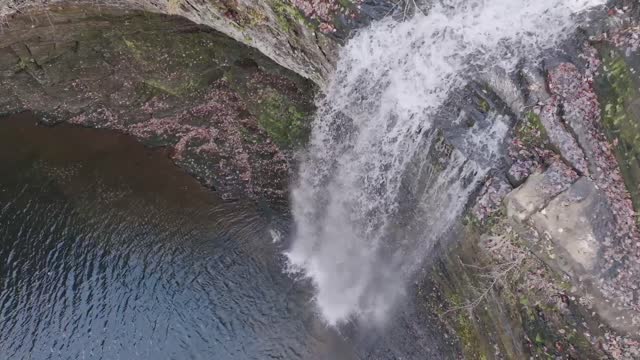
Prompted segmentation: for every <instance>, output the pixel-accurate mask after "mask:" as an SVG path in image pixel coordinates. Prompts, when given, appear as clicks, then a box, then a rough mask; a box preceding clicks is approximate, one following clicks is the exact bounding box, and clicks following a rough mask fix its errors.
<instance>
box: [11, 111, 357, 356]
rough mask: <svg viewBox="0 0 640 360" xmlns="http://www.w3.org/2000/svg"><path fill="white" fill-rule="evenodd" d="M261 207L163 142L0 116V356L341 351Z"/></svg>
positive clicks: (338, 340) (343, 352)
mask: <svg viewBox="0 0 640 360" xmlns="http://www.w3.org/2000/svg"><path fill="white" fill-rule="evenodd" d="M269 226H270V225H269V220H268V216H266V215H265V214H264V213H262V212H260V211H258V210H257V209H255V207H253V206H252V205H247V204H239V203H236V204H225V203H223V202H221V201H220V200H219V199H218V198H217V197H216V196H215V195H214V194H213V193H211V192H209V191H207V190H205V189H203V188H202V187H201V186H200V185H199V184H198V183H197V182H196V181H195V180H193V179H192V178H191V177H189V176H187V175H185V174H184V173H183V172H181V171H180V170H179V169H178V168H176V167H175V166H173V164H172V163H171V162H170V161H169V160H168V159H167V157H166V154H163V153H162V152H161V151H159V150H150V149H147V148H145V147H143V146H142V145H139V144H137V143H136V142H134V141H133V140H131V139H130V138H128V137H126V136H122V135H118V134H114V133H110V132H103V131H100V130H92V129H80V128H69V127H56V128H45V127H39V126H35V125H34V120H33V119H32V118H31V117H30V116H28V115H20V116H15V117H14V118H12V119H2V120H0V359H325V358H326V359H348V358H351V357H352V354H351V350H349V349H350V347H349V346H347V345H346V344H345V343H343V341H342V340H341V337H340V336H338V335H337V334H335V332H333V331H330V330H327V329H326V328H325V327H324V326H323V325H322V324H321V323H320V322H319V321H317V319H316V317H315V316H314V313H313V309H312V303H311V301H310V299H311V294H310V293H309V290H308V289H306V288H304V287H303V286H299V284H297V283H295V282H294V281H293V280H292V279H290V278H289V277H288V276H286V275H284V274H283V273H282V271H281V270H282V266H283V263H282V260H283V259H282V256H280V255H279V254H280V249H278V245H277V244H274V243H273V241H272V237H271V236H270V234H269Z"/></svg>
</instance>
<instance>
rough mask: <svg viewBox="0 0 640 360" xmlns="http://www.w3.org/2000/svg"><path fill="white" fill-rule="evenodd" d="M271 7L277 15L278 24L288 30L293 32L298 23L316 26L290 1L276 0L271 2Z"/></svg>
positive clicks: (310, 26)
mask: <svg viewBox="0 0 640 360" xmlns="http://www.w3.org/2000/svg"><path fill="white" fill-rule="evenodd" d="M270 4H271V8H272V9H273V12H274V13H275V15H276V22H277V23H278V26H279V27H280V28H281V29H282V30H284V31H286V32H291V31H292V30H293V28H294V27H295V26H296V24H302V25H305V26H307V27H309V28H315V26H314V24H313V23H311V22H309V21H308V20H307V19H306V18H305V17H304V15H303V14H302V13H301V12H300V10H299V9H298V8H296V7H295V6H293V5H291V4H290V3H288V2H285V1H282V0H274V1H271V2H270Z"/></svg>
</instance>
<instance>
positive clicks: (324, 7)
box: [0, 0, 395, 84]
mask: <svg viewBox="0 0 640 360" xmlns="http://www.w3.org/2000/svg"><path fill="white" fill-rule="evenodd" d="M361 4H363V5H365V6H363V7H361V6H360V5H361ZM69 5H78V6H82V7H84V8H94V9H98V10H106V11H109V9H110V8H111V9H113V8H117V9H119V10H131V11H144V12H152V13H159V14H166V15H177V16H181V17H184V18H186V19H189V20H191V21H193V22H195V23H197V24H201V25H205V26H207V27H210V28H213V29H215V30H217V31H220V32H222V33H224V34H226V35H227V36H229V37H231V38H233V39H235V40H236V41H238V42H241V43H244V44H246V45H249V46H252V47H254V48H256V49H258V50H259V51H260V52H262V53H263V54H265V55H266V56H268V57H270V58H271V59H273V60H274V61H276V62H277V63H278V64H280V65H282V66H284V67H286V68H288V69H291V70H293V71H295V72H296V73H298V74H300V75H302V76H304V77H306V78H308V79H311V80H313V81H314V82H316V83H317V84H324V83H325V82H326V81H327V80H328V76H329V74H330V73H331V71H332V70H333V68H334V62H335V61H336V60H337V52H338V48H339V45H340V44H341V43H342V42H343V41H344V39H346V38H347V36H348V34H349V33H350V31H351V30H352V29H353V28H357V27H360V26H362V25H363V24H366V23H368V22H369V21H370V20H371V19H372V18H375V17H379V16H380V14H379V13H380V12H382V11H384V14H388V13H389V12H390V10H392V9H393V8H394V7H395V3H394V2H392V1H386V0H375V1H372V0H367V1H361V0H352V1H351V0H349V1H340V0H259V1H256V0H208V1H193V0H118V1H113V0H4V1H0V23H3V24H4V23H6V22H7V19H9V18H11V17H13V16H15V15H16V14H24V13H27V12H29V11H33V9H40V10H42V9H46V8H49V9H53V10H54V11H55V9H57V7H58V6H69ZM52 20H53V21H54V22H55V18H54V17H52ZM5 25H6V24H5Z"/></svg>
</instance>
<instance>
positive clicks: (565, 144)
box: [540, 98, 589, 175]
mask: <svg viewBox="0 0 640 360" xmlns="http://www.w3.org/2000/svg"><path fill="white" fill-rule="evenodd" d="M557 101H558V100H557V99H555V98H552V99H550V100H548V101H547V103H546V104H545V105H544V106H543V107H542V109H541V111H540V122H541V123H542V126H544V128H545V132H546V134H547V137H548V138H549V141H550V142H551V144H552V145H553V146H554V147H555V148H556V149H557V150H558V152H559V153H560V155H561V156H562V157H563V158H564V159H565V160H566V161H567V162H568V163H569V164H571V166H573V167H574V168H575V169H576V170H577V171H578V172H580V173H581V174H585V175H588V174H589V168H588V164H587V161H586V160H585V156H584V152H583V151H582V149H581V148H580V146H579V145H578V142H577V141H576V139H575V138H574V137H573V136H572V135H571V134H570V133H569V131H568V130H567V129H566V128H565V127H564V125H563V124H562V122H561V121H560V116H559V115H558V110H559V109H558V104H557Z"/></svg>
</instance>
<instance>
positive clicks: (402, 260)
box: [287, 0, 604, 325]
mask: <svg viewBox="0 0 640 360" xmlns="http://www.w3.org/2000/svg"><path fill="white" fill-rule="evenodd" d="M603 3H604V1H603V0H562V1H560V0H536V1H531V0H475V1H472V0H449V1H442V2H438V3H435V4H433V5H432V6H431V7H430V9H429V11H428V13H427V14H420V13H418V14H417V15H416V16H414V17H413V18H411V19H408V20H407V21H400V22H398V21H395V20H393V19H384V20H381V21H379V22H377V23H374V24H373V25H372V26H370V27H369V28H367V29H365V30H363V31H361V32H360V33H358V34H357V35H356V36H355V37H354V38H353V39H351V41H349V43H348V44H347V45H346V46H345V47H344V48H343V50H342V52H341V56H340V60H339V62H338V65H337V70H336V72H335V74H334V76H333V80H332V82H331V84H330V85H329V86H328V88H327V89H326V97H325V98H324V99H323V100H321V101H320V104H319V111H318V115H317V119H316V121H315V125H314V129H313V134H312V139H311V144H310V147H309V150H308V154H307V157H306V159H305V160H304V162H303V164H302V166H301V170H300V179H299V184H298V185H297V186H296V187H295V189H294V190H293V197H292V198H293V200H292V202H293V204H292V206H293V212H294V216H295V223H296V233H295V239H294V242H293V244H292V247H291V249H290V250H289V251H288V253H287V256H288V258H289V261H290V264H291V268H292V269H293V270H295V271H302V272H303V273H304V274H305V275H306V276H308V277H309V278H310V279H311V280H312V281H313V283H314V284H315V286H316V289H317V295H316V303H317V306H318V309H319V311H320V312H321V314H322V315H323V317H324V318H325V320H326V321H327V323H328V324H331V325H335V324H339V323H341V322H344V321H347V320H349V319H351V318H353V317H358V318H360V319H365V320H373V321H376V322H381V321H384V320H385V318H386V315H387V314H388V313H389V310H390V309H391V307H392V306H393V305H394V303H396V302H397V300H398V299H400V298H401V296H402V295H403V292H404V290H405V287H406V284H407V281H408V278H409V277H410V276H411V275H412V274H413V273H415V272H416V271H417V270H418V269H419V267H420V265H421V263H422V261H423V260H424V258H425V257H426V256H427V255H428V253H429V251H430V250H431V249H432V245H433V244H434V242H436V241H437V240H438V238H440V237H441V236H442V235H443V234H444V233H445V232H446V231H447V230H448V229H449V228H450V227H451V225H452V224H453V222H454V221H455V219H456V218H457V217H458V216H459V215H460V214H461V212H462V211H463V209H464V207H465V205H466V203H467V200H468V197H469V195H470V194H471V192H473V191H474V190H475V189H476V188H477V185H478V184H479V183H480V181H481V180H482V179H483V178H484V177H485V176H486V175H487V173H488V171H489V170H490V169H491V166H492V165H491V163H492V162H493V161H495V160H496V159H497V157H499V156H500V151H499V150H500V144H501V143H502V141H503V139H504V137H505V135H506V132H507V130H508V122H509V120H508V119H507V118H505V117H501V116H498V115H497V114H489V119H488V120H487V121H486V122H485V123H484V124H476V125H475V126H473V127H472V128H471V129H469V130H468V133H467V134H466V135H465V139H464V141H463V143H464V144H463V146H456V148H452V147H450V146H448V145H446V144H445V143H444V141H443V139H442V134H441V132H439V131H438V130H437V128H436V126H435V124H436V123H437V121H438V112H437V109H438V108H439V107H441V106H442V105H443V103H444V102H445V100H446V99H447V97H448V96H449V95H450V94H451V92H452V91H453V90H456V89H460V88H461V87H463V86H464V85H465V83H466V81H465V79H468V78H469V77H470V76H474V75H477V74H478V73H479V72H489V71H491V70H495V69H498V68H499V69H502V70H505V71H506V72H507V73H508V72H511V71H513V69H514V68H515V66H516V63H517V62H518V61H519V60H520V59H521V58H523V57H527V58H535V57H538V56H539V55H540V54H541V52H542V51H543V50H545V49H548V48H551V47H552V46H554V44H557V43H558V42H559V41H560V40H562V39H563V38H564V37H566V35H567V34H570V33H572V32H573V31H574V30H575V27H576V26H577V23H578V21H577V20H576V18H577V17H576V14H579V13H582V12H584V11H586V10H587V9H589V8H591V7H595V6H597V5H601V4H603Z"/></svg>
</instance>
